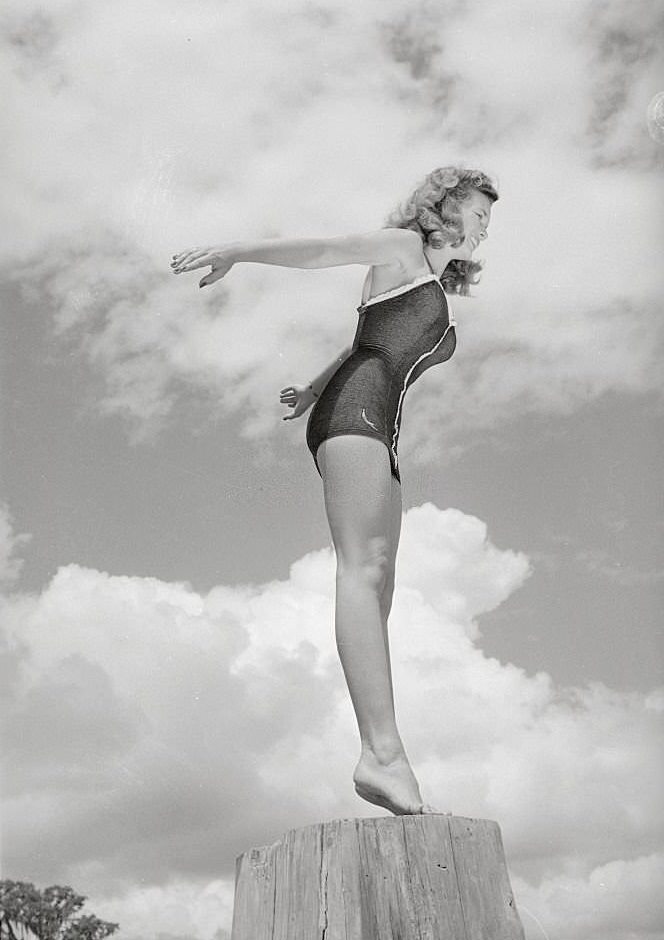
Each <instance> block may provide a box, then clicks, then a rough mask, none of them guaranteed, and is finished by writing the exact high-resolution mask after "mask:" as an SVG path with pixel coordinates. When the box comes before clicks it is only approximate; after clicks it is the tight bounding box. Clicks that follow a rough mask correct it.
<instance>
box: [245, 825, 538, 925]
mask: <svg viewBox="0 0 664 940" xmlns="http://www.w3.org/2000/svg"><path fill="white" fill-rule="evenodd" d="M231 940H524V933H523V928H522V926H521V921H520V920H519V915H518V913H517V910H516V906H515V903H514V898H513V896H512V889H511V887H510V882H509V877H508V874H507V866H506V864H505V853H504V850H503V844H502V838H501V835H500V828H499V826H498V824H497V823H495V822H492V821H491V820H488V819H465V818H463V817H459V816H433V815H432V816H386V817H380V818H377V819H335V820H333V821H331V822H327V823H318V824H316V825H313V826H306V827H304V828H302V829H291V830H290V832H287V833H286V835H285V836H284V837H283V838H282V839H280V840H279V841H278V842H275V843H274V844H273V845H267V846H262V847H261V848H256V849H250V850H249V851H248V852H245V853H244V854H242V855H240V856H239V857H238V859H237V862H236V876H235V907H234V910H233V932H232V935H231Z"/></svg>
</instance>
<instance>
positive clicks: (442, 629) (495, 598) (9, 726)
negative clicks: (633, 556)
mask: <svg viewBox="0 0 664 940" xmlns="http://www.w3.org/2000/svg"><path fill="white" fill-rule="evenodd" d="M402 539H403V541H402V545H401V549H400V559H399V568H398V586H397V592H396V596H395V606H394V611H393V618H392V628H391V633H392V648H393V659H394V673H395V684H396V689H397V708H398V717H399V722H400V726H401V730H402V734H403V736H404V739H405V741H406V744H407V748H408V751H409V754H410V757H411V760H412V761H413V764H414V766H415V768H416V771H417V773H418V776H419V778H420V779H421V781H422V788H423V792H424V795H425V798H426V799H429V800H431V801H432V802H436V803H438V804H439V805H441V806H444V807H445V808H448V809H450V810H451V811H453V812H455V813H456V814H458V815H468V816H483V817H489V818H494V819H497V820H499V822H500V824H501V827H502V830H503V836H504V839H505V844H506V848H507V855H508V860H509V864H510V868H511V871H512V874H513V877H514V881H515V887H516V889H517V903H518V902H519V899H520V898H521V897H522V898H523V903H524V905H525V906H526V908H527V910H528V914H524V917H523V920H524V924H526V926H528V918H529V917H530V918H531V925H535V923H536V922H535V920H533V919H532V918H536V919H537V920H539V921H540V922H541V923H542V924H543V925H544V926H545V929H546V930H547V932H548V933H549V934H550V935H554V936H561V937H564V938H565V940H589V938H592V940H595V938H596V940H606V938H607V937H610V936H612V935H611V934H610V932H609V928H610V929H611V930H613V931H614V936H615V940H618V937H619V936H620V929H622V926H621V925H623V924H626V925H628V929H629V930H631V931H632V933H631V934H630V936H633V938H634V940H646V938H648V940H650V938H651V934H649V933H648V931H649V929H650V927H649V925H650V924H653V923H654V922H655V918H656V916H657V910H658V907H657V906H658V904H659V902H658V900H657V898H658V892H657V891H656V890H654V888H653V887H652V886H653V884H654V879H655V877H656V876H657V873H658V871H659V870H660V868H659V867H658V866H661V859H660V858H659V856H658V855H657V852H658V841H659V840H661V822H660V821H659V820H660V808H659V805H658V804H659V802H660V793H661V784H662V779H661V776H662V775H661V770H660V765H659V762H658V748H657V743H658V734H659V725H660V724H661V717H662V712H663V711H664V709H663V708H662V700H663V695H664V693H662V691H661V690H656V691H654V692H653V693H652V694H650V695H649V696H644V695H641V694H636V693H618V692H615V691H613V690H611V689H609V688H607V687H605V686H603V685H601V684H594V685H592V686H589V687H586V688H561V687H558V686H556V685H555V684H554V682H553V681H552V679H551V677H550V676H548V675H547V674H546V673H544V672H540V673H537V674H536V675H528V674H527V673H526V672H525V671H524V670H523V669H521V668H519V666H518V665H517V664H513V663H501V662H499V661H498V660H496V659H492V658H489V657H487V656H485V655H484V653H483V652H482V649H481V642H480V640H481V634H480V629H479V626H478V618H481V615H482V614H483V613H485V612H486V611H489V610H491V609H493V608H495V607H496V606H498V605H499V604H500V603H502V602H503V601H504V600H505V599H506V598H507V597H509V596H510V595H511V594H512V593H513V592H514V591H516V590H518V588H519V586H520V585H521V584H522V583H523V582H524V580H525V579H526V578H527V577H528V574H529V571H530V565H529V561H528V559H527V558H526V557H525V556H524V555H523V554H521V553H519V552H518V551H512V550H508V549H501V548H498V547H496V546H494V545H493V544H492V543H491V541H490V540H489V538H488V535H487V530H486V526H485V525H484V523H482V522H481V521H480V520H479V519H476V518H474V517H472V516H468V515H465V514H463V513H461V512H459V511H457V510H445V511H442V510H439V509H438V508H437V507H435V506H434V505H432V504H425V505H423V506H419V507H415V508H413V509H412V510H410V511H409V512H407V513H406V514H405V516H404V520H403V536H402ZM333 584H334V560H333V557H332V552H331V550H330V549H329V548H325V549H321V550H319V551H314V552H311V553H309V554H308V555H306V556H304V557H303V558H300V559H299V560H298V561H296V562H295V563H294V564H293V565H292V567H291V570H290V574H289V577H288V578H287V579H285V580H283V581H271V582H268V583H264V584H242V585H234V586H233V585H218V586H217V587H215V588H213V589H212V590H211V591H209V592H208V593H207V594H201V593H198V592H196V591H194V590H193V589H192V588H191V587H190V586H189V585H187V584H184V583H166V582H163V581H160V580H157V579H154V578H141V577H129V576H110V575H108V574H106V573H104V572H101V571H96V570H93V569H90V568H84V567H82V566H79V565H73V564H72V565H67V566H65V567H63V568H61V569H60V570H59V571H58V572H57V574H56V575H55V576H54V577H53V579H52V580H51V581H50V582H49V583H48V584H47V585H45V587H44V588H43V590H42V591H41V592H40V593H39V594H34V595H18V594H13V595H10V596H8V597H7V598H6V599H5V601H4V605H3V637H4V650H5V656H4V658H3V663H4V672H5V674H6V676H7V683H6V684H4V686H3V688H11V696H8V698H7V703H6V706H5V708H4V710H3V728H2V730H3V755H4V784H3V788H4V796H5V816H4V838H3V845H4V851H5V858H4V870H5V871H6V873H7V876H9V877H16V878H29V879H31V880H35V881H37V882H38V883H39V882H49V883H52V882H54V881H66V882H69V883H72V884H74V885H76V887H77V889H78V890H81V891H84V892H85V893H86V894H88V895H89V896H90V901H91V909H93V910H95V911H96V912H97V913H99V914H100V916H104V917H107V918H109V919H112V920H118V921H120V922H121V923H122V928H123V929H122V934H121V936H123V937H126V938H127V940H134V938H138V937H140V938H142V940H158V938H161V940H166V938H168V940H173V938H178V937H180V936H185V935H187V936H192V931H195V933H193V935H194V936H196V937H197V938H199V940H220V938H223V937H226V934H225V933H224V931H228V930H229V929H230V917H231V909H232V892H233V875H234V870H233V869H234V858H235V856H236V855H237V854H239V853H240V852H242V851H245V850H246V849H248V848H249V847H251V846H253V845H262V844H266V843H269V842H271V841H273V840H274V839H276V838H278V837H279V836H280V835H281V834H282V833H283V832H285V831H286V830H287V829H290V828H293V827H297V826H301V825H306V824H308V823H311V822H315V821H318V820H321V819H330V818H336V817H343V816H358V815H367V814H372V813H373V812H374V809H375V814H376V815H380V814H381V811H380V810H379V809H377V808H373V807H370V806H369V805H368V804H364V803H361V802H359V801H358V799H357V797H356V796H355V795H354V793H353V790H352V785H351V774H352V770H353V766H354V763H355V761H356V759H357V732H356V728H355V725H354V717H353V714H352V709H351V706H350V703H349V701H348V697H347V693H346V690H345V686H344V682H343V677H342V673H341V668H340V665H339V663H338V659H337V655H336V651H335V647H334V639H333ZM623 876H624V878H625V880H626V883H628V884H629V885H632V886H633V892H632V894H631V895H629V903H626V906H625V907H621V905H620V903H619V900H617V899H616V892H615V891H614V890H613V888H612V887H611V886H613V885H616V884H619V883H620V884H622V880H621V879H622V878H623ZM606 885H608V886H609V887H608V888H605V887H603V886H606ZM621 891H622V888H621ZM620 897H622V894H620ZM625 897H626V898H627V894H625ZM533 929H534V930H536V929H539V928H537V927H536V926H535V927H534V928H533ZM187 931H188V933H187ZM556 931H558V932H556ZM537 936H538V934H537V933H531V934H529V937H532V938H535V937H537ZM623 936H624V934H623Z"/></svg>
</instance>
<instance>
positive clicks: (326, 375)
mask: <svg viewBox="0 0 664 940" xmlns="http://www.w3.org/2000/svg"><path fill="white" fill-rule="evenodd" d="M352 351H353V350H352V347H351V346H347V347H346V348H345V349H343V350H342V351H341V352H340V353H339V355H338V356H337V358H336V359H335V360H334V361H333V362H331V363H330V364H329V366H326V367H325V368H324V369H323V371H322V372H321V373H320V375H317V376H316V378H315V379H312V380H311V382H309V388H310V389H311V391H312V392H313V395H314V398H318V396H319V395H320V393H321V392H322V391H323V389H324V388H325V386H326V385H327V383H328V382H329V381H330V379H331V378H332V376H333V375H334V373H335V372H336V371H337V369H338V368H339V366H340V365H341V364H342V363H343V362H345V361H346V359H348V357H349V356H350V354H351V352H352Z"/></svg>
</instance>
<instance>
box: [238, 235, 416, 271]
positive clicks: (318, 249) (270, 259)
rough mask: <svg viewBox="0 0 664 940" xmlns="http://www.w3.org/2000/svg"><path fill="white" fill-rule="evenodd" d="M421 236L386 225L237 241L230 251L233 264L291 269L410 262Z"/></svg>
mask: <svg viewBox="0 0 664 940" xmlns="http://www.w3.org/2000/svg"><path fill="white" fill-rule="evenodd" d="M418 250H419V252H420V253H421V251H422V239H421V238H420V236H419V235H418V234H417V232H413V231H411V230H410V229H399V228H385V229H379V230H378V231H376V232H367V233H366V234H362V235H342V236H340V237H337V238H296V239H290V240H289V239H271V240H266V241H259V242H236V243H235V244H232V245H230V246H229V247H228V249H227V253H228V256H229V257H230V259H231V260H232V261H233V263H236V262H238V261H257V262H260V263H261V264H279V265H283V266H284V267H288V268H331V267H335V266H337V265H343V264H366V265H380V264H395V263H399V262H402V263H408V262H409V261H410V260H411V259H412V258H413V256H414V254H415V253H416V252H417V251H418Z"/></svg>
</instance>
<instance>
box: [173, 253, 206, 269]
mask: <svg viewBox="0 0 664 940" xmlns="http://www.w3.org/2000/svg"><path fill="white" fill-rule="evenodd" d="M212 260H213V259H212V258H211V256H210V255H209V254H208V252H207V251H205V252H202V253H201V254H200V255H194V257H192V258H189V259H188V260H187V261H181V262H180V263H179V264H177V265H176V266H175V273H176V274H182V272H183V271H195V270H196V268H204V267H206V265H208V264H212Z"/></svg>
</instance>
